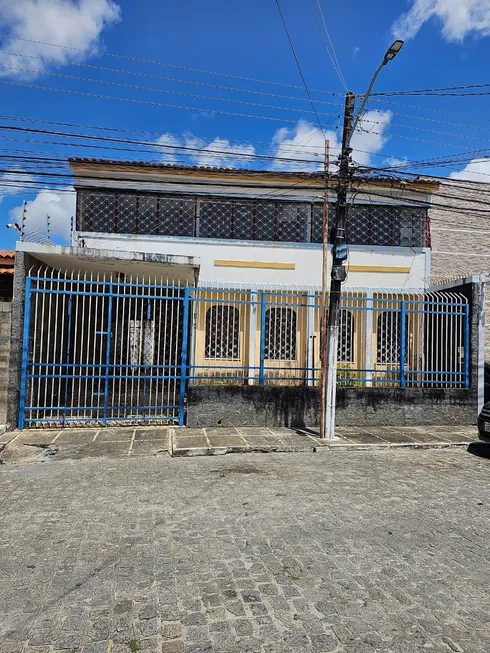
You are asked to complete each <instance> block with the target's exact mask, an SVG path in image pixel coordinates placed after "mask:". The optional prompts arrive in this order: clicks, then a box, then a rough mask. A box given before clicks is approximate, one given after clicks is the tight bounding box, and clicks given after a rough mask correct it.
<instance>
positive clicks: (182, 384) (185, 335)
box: [179, 288, 190, 426]
mask: <svg viewBox="0 0 490 653" xmlns="http://www.w3.org/2000/svg"><path fill="white" fill-rule="evenodd" d="M189 291H190V289H189V288H186V289H185V290H184V316H183V328H182V361H181V370H180V397H179V399H180V408H179V426H184V408H185V388H186V380H187V351H188V339H189Z"/></svg>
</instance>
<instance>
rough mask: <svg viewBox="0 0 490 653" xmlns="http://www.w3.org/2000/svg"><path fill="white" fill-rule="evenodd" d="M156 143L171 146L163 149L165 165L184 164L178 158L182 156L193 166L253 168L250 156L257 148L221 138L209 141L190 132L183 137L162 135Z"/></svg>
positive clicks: (162, 155)
mask: <svg viewBox="0 0 490 653" xmlns="http://www.w3.org/2000/svg"><path fill="white" fill-rule="evenodd" d="M156 142H157V143H158V144H159V145H165V146H170V147H165V148H162V151H161V158H162V161H163V162H164V163H172V164H175V163H184V161H183V160H182V159H180V160H179V157H178V156H177V155H178V154H180V155H181V157H182V156H185V157H186V159H187V162H188V163H191V164H192V165H198V166H213V167H235V166H236V167H242V168H243V167H250V166H251V162H252V161H253V159H252V158H251V156H248V155H253V154H255V148H254V146H253V145H251V144H250V143H230V141H229V140H227V139H226V138H219V137H216V138H213V139H212V140H208V139H204V138H199V137H198V136H194V135H193V134H191V133H190V132H188V133H186V134H184V135H183V136H175V135H173V134H169V133H167V134H162V135H161V136H160V138H158V140H157V141H156ZM179 146H180V147H185V148H192V149H189V150H185V149H181V150H179V149H177V148H178V147H179ZM228 153H229V154H228ZM242 155H247V156H242Z"/></svg>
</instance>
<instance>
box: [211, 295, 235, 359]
mask: <svg viewBox="0 0 490 653" xmlns="http://www.w3.org/2000/svg"><path fill="white" fill-rule="evenodd" d="M204 355H205V357H206V358H218V359H227V360H237V359H238V358H240V311H239V310H238V309H237V308H235V307H234V306H227V305H226V304H217V305H215V306H211V308H208V310H207V311H206V345H205V354H204Z"/></svg>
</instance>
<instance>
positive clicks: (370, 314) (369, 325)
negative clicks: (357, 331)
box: [358, 294, 374, 387]
mask: <svg viewBox="0 0 490 653" xmlns="http://www.w3.org/2000/svg"><path fill="white" fill-rule="evenodd" d="M365 306H366V310H365V311H361V312H360V315H361V316H362V318H361V319H362V320H363V322H364V325H365V329H366V334H365V339H366V340H365V345H364V347H365V359H364V364H361V365H360V366H359V365H358V367H365V368H366V370H367V372H366V387H371V386H372V385H373V370H374V356H373V353H374V352H373V322H374V304H373V295H371V294H368V295H367V297H366V303H365ZM361 351H362V349H361Z"/></svg>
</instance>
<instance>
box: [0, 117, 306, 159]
mask: <svg viewBox="0 0 490 653" xmlns="http://www.w3.org/2000/svg"><path fill="white" fill-rule="evenodd" d="M1 130H3V131H13V132H27V133H29V134H47V135H50V136H62V137H67V138H78V139H86V140H91V141H103V142H108V143H123V144H130V145H144V146H145V147H149V148H156V149H157V150H158V149H163V150H164V151H165V150H167V151H170V152H171V153H173V152H174V151H175V150H183V151H184V152H187V151H189V152H199V153H201V154H206V155H208V154H209V155H221V156H227V157H243V158H247V159H266V160H273V161H289V162H293V163H315V164H316V163H318V160H315V159H295V158H292V157H291V158H290V157H279V156H271V155H266V154H251V153H248V152H240V151H233V150H219V149H209V146H207V147H191V146H187V145H177V144H165V143H158V142H153V141H135V140H129V139H124V138H115V137H112V136H96V135H94V134H77V133H74V132H63V131H56V130H52V129H37V128H33V127H18V126H13V125H1V124H0V131H1ZM58 144H59V143H58ZM75 145H76V146H79V147H80V146H82V147H83V146H84V145H83V144H82V143H75ZM104 149H107V148H104Z"/></svg>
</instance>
